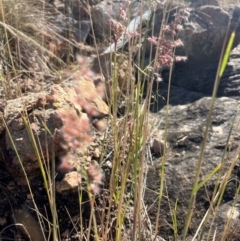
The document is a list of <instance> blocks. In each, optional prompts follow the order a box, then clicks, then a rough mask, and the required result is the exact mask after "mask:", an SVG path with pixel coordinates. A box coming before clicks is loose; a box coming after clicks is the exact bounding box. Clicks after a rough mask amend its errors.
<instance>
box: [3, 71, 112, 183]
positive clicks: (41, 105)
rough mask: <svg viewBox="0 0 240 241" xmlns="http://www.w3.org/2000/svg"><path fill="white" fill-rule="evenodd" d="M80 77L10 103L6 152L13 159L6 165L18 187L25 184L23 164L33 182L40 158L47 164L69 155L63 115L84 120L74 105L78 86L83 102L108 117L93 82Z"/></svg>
mask: <svg viewBox="0 0 240 241" xmlns="http://www.w3.org/2000/svg"><path fill="white" fill-rule="evenodd" d="M78 76H79V75H78V74H77V73H75V78H73V79H72V81H65V82H63V83H62V84H61V85H53V86H52V87H51V88H50V89H49V90H48V91H45V92H40V93H37V94H29V95H28V96H26V97H22V98H17V99H14V100H9V101H7V105H6V107H5V110H4V118H5V120H6V123H7V128H8V131H7V132H6V148H7V151H8V154H9V159H8V161H7V162H6V165H7V167H8V169H9V170H10V172H11V174H12V175H13V177H15V178H16V180H17V181H18V183H24V182H25V176H24V174H23V172H22V168H21V165H20V161H21V163H22V165H23V166H24V168H25V171H26V173H27V176H28V178H29V179H31V178H32V177H34V176H35V175H36V172H37V170H39V163H38V161H37V160H38V158H37V156H38V155H40V159H41V160H42V161H46V160H47V156H48V155H49V156H51V155H53V154H54V156H56V157H58V156H61V155H62V154H64V153H66V150H65V149H63V148H62V143H63V139H62V135H60V133H59V130H60V128H61V127H62V125H63V123H64V120H63V119H62V117H61V116H60V115H59V113H62V112H67V113H69V115H70V114H74V115H75V116H76V118H77V116H81V113H82V111H83V110H81V109H76V107H75V105H74V101H73V100H74V99H73V98H74V96H75V95H76V94H75V87H76V86H78V85H79V87H78V88H79V89H80V90H81V98H82V99H83V100H85V99H86V100H87V101H88V103H89V105H92V106H93V107H94V108H95V109H96V110H97V111H98V113H100V114H101V116H106V115H107V114H108V106H107V105H106V103H105V102H104V101H103V100H102V99H101V97H100V96H99V95H98V93H97V90H96V88H95V85H94V84H93V82H92V80H91V79H88V78H84V77H78ZM77 77H78V79H76V78H77ZM80 90H79V91H80ZM73 128H74V126H73ZM8 132H9V133H10V135H9V134H8ZM34 145H35V146H34ZM35 148H37V150H38V153H37V152H36V149H35ZM16 150H17V153H16ZM53 150H54V153H52V152H53Z"/></svg>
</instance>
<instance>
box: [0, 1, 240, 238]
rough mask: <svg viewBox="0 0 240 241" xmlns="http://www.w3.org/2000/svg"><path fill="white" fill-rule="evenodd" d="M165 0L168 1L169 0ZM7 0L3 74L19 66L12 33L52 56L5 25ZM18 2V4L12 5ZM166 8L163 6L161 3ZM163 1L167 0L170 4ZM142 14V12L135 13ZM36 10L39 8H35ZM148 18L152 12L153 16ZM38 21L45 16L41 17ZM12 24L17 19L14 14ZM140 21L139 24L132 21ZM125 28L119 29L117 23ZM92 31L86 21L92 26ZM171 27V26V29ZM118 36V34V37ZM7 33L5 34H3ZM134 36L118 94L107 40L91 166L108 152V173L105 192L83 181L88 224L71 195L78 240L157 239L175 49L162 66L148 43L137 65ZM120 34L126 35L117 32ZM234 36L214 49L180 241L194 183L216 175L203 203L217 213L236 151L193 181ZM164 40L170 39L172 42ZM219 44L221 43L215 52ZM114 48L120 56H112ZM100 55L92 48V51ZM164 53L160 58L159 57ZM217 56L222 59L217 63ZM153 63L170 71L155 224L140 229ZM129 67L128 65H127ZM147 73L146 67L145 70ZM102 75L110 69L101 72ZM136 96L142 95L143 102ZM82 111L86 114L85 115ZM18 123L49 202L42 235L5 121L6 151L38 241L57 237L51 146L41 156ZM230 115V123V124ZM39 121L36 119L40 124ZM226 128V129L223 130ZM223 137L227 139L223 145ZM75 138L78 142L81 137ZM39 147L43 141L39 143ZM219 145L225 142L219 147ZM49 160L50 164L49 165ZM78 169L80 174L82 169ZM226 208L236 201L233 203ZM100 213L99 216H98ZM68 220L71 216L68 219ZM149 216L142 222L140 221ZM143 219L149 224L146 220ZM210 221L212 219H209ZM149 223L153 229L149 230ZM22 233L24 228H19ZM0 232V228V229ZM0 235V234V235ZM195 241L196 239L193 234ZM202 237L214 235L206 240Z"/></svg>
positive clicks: (200, 231)
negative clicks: (103, 118) (102, 127)
mask: <svg viewBox="0 0 240 241" xmlns="http://www.w3.org/2000/svg"><path fill="white" fill-rule="evenodd" d="M170 2H171V1H170ZM7 3H8V1H4V0H1V1H0V8H1V9H0V10H1V17H2V18H1V20H0V26H1V27H2V34H3V35H4V38H5V39H7V40H9V41H7V42H6V46H7V56H8V58H7V60H8V61H9V63H10V66H11V68H12V72H13V74H12V75H11V76H10V77H11V78H12V76H14V77H17V76H18V74H19V72H21V71H22V69H21V68H17V67H16V66H20V67H22V65H16V63H17V62H18V61H20V59H19V58H18V57H19V56H17V55H16V54H15V52H13V51H15V50H13V48H12V46H11V43H12V42H11V38H14V37H15V38H17V39H19V38H20V39H21V41H22V40H23V41H27V42H30V43H31V44H32V46H34V48H37V49H40V50H41V51H43V52H45V53H49V54H50V55H54V54H53V53H51V52H49V50H47V49H46V48H45V46H44V45H41V43H40V42H39V41H37V40H36V39H35V38H34V37H33V36H28V35H27V34H26V33H25V29H24V28H18V26H15V25H14V24H12V23H11V22H10V23H9V22H8V21H7V18H6V8H5V7H6V6H7V5H6V4H7ZM9 3H11V4H13V6H15V4H16V3H12V2H10V1H9ZM19 4H20V6H21V4H25V3H22V2H20V3H19ZM168 6H169V5H168ZM170 6H171V4H170ZM142 11H143V10H142ZM43 13H44V9H43ZM168 13H169V11H167V8H166V9H165V12H164V16H163V18H164V20H165V21H166V22H167V18H168ZM153 19H154V17H153ZM43 20H45V19H44V18H43ZM20 21H23V20H21V18H20ZM129 22H130V20H128V23H129ZM33 25H36V26H37V23H35V22H34V23H33ZM140 25H141V24H140ZM147 26H149V22H148V23H147ZM124 27H125V28H124ZM126 27H127V26H123V29H124V31H125V32H124V31H123V32H122V33H121V34H123V36H124V34H125V35H126V31H127V28H126ZM92 28H93V26H92ZM113 30H114V31H115V34H116V31H118V30H119V29H113ZM173 31H174V30H173ZM121 34H120V35H121ZM138 34H139V36H144V33H142V32H141V30H139V32H138ZM10 36H11V37H10ZM139 36H138V35H135V36H133V38H131V39H130V40H129V41H128V44H127V45H128V46H127V47H128V52H127V59H128V61H129V63H132V62H134V65H131V64H129V70H128V71H129V73H128V75H126V76H128V78H127V79H126V80H125V81H126V88H125V89H124V90H120V91H119V83H118V71H119V64H118V60H119V59H118V58H121V57H122V56H123V52H124V51H123V47H122V48H119V47H118V51H116V50H117V41H118V40H117V39H113V45H114V46H115V51H112V52H111V55H110V59H111V61H112V63H113V73H112V75H109V76H108V77H109V78H111V84H110V94H109V96H108V104H109V106H110V109H111V113H110V114H109V122H108V123H109V124H108V126H107V128H106V132H105V134H104V135H105V137H104V138H103V144H102V150H103V151H102V154H101V158H100V161H99V163H100V164H104V159H105V158H106V156H108V155H109V154H110V156H111V173H110V176H109V177H107V178H106V183H105V186H106V189H104V190H103V192H102V194H98V192H96V193H94V192H93V189H92V186H91V180H90V178H89V179H88V180H87V187H86V190H85V191H86V192H87V193H88V200H87V202H89V206H90V216H89V217H88V218H87V219H86V220H88V223H87V224H85V223H84V222H85V221H86V220H85V219H84V217H83V216H82V213H81V209H82V205H83V202H84V201H86V200H83V190H82V189H79V193H78V198H79V210H80V212H79V216H80V218H79V219H80V221H79V223H78V225H79V227H77V226H78V225H75V224H74V228H76V230H77V229H78V230H80V234H81V237H79V240H87V241H89V240H97V241H98V240H101V241H109V240H115V241H121V240H132V241H136V240H146V239H147V238H146V236H144V235H145V230H146V229H149V230H150V236H151V238H150V239H151V240H157V239H159V236H158V233H159V229H160V227H159V222H160V220H161V215H160V211H161V208H162V206H161V204H162V199H163V198H164V187H165V163H166V162H167V156H166V151H167V138H168V129H169V126H168V119H169V113H168V111H169V108H170V106H169V99H170V91H171V73H172V63H173V62H174V53H175V47H177V45H176V46H174V48H173V49H172V50H171V56H167V57H168V60H169V58H170V60H171V61H170V62H171V63H170V64H169V62H161V61H163V60H162V59H159V56H162V57H164V55H165V54H166V53H162V52H160V49H161V47H162V44H163V42H161V41H157V42H156V49H157V50H156V52H157V53H156V54H155V58H154V59H153V61H152V62H151V63H150V65H149V66H147V67H145V68H144V67H143V62H144V56H145V51H146V44H147V36H146V35H145V36H144V39H145V40H144V41H143V42H142V38H141V37H139ZM125 37H126V36H125ZM157 37H158V38H159V39H163V38H164V28H163V27H162V28H161V31H160V33H159V36H157ZM233 38H234V33H233V35H232V37H231V38H230V40H227V39H226V42H225V44H226V43H229V44H228V47H227V51H226V52H224V51H223V52H222V55H221V60H220V64H219V69H218V73H217V77H216V80H215V86H214V90H213V95H212V102H211V106H210V111H209V115H208V119H207V121H206V130H205V133H204V139H203V143H202V145H201V151H200V154H199V159H198V164H197V166H196V174H195V179H194V182H193V184H192V193H191V196H190V197H189V207H186V209H187V216H186V221H185V226H184V229H183V230H182V233H181V240H186V239H187V236H188V230H189V226H190V224H191V222H192V216H193V210H194V209H193V206H194V204H195V202H196V195H197V193H198V191H199V190H200V188H202V187H203V186H204V185H205V184H206V183H207V182H208V180H209V179H210V178H211V177H212V176H213V175H215V174H218V179H217V180H216V188H215V190H214V193H213V198H212V200H211V203H210V207H211V208H212V207H214V208H216V210H217V207H218V206H219V205H220V203H221V200H222V196H223V194H224V191H225V188H226V184H227V183H228V181H229V178H230V175H231V173H232V171H233V167H234V165H235V164H236V162H237V160H238V158H239V153H240V148H239V147H238V150H237V152H236V155H235V156H234V158H233V160H232V162H231V166H230V167H229V168H228V170H227V171H226V172H223V167H224V166H225V162H224V157H225V155H226V150H225V151H224V154H223V157H222V160H221V163H220V164H219V165H218V166H217V167H215V168H214V169H213V170H209V175H207V176H206V177H205V179H204V180H203V181H201V182H200V183H199V176H200V171H201V167H202V165H203V154H204V151H205V148H206V140H207V135H208V132H209V127H210V122H211V118H212V113H213V108H214V103H215V101H216V93H217V89H218V85H219V81H220V78H221V77H222V75H223V72H224V68H225V66H226V63H227V59H228V57H229V54H230V49H231V47H232V43H233ZM154 40H155V39H151V41H154ZM172 41H175V39H173V40H172ZM94 43H95V45H96V47H97V40H96V38H94ZM136 43H137V44H139V45H141V46H142V48H141V49H139V50H138V53H137V56H138V57H137V60H136V59H135V57H134V55H135V53H134V52H133V49H134V47H135V45H136ZM153 49H154V47H153V46H152V47H151V51H153ZM224 49H225V48H224V47H223V50H224ZM117 52H118V53H120V57H119V55H118V53H117ZM100 54H101V53H99V55H100ZM151 55H152V56H154V54H153V53H151ZM165 57H166V56H165ZM222 58H223V61H222ZM161 65H168V67H169V69H170V77H169V87H168V97H167V103H166V104H167V108H166V118H165V121H166V125H165V132H164V136H163V138H164V151H163V156H162V157H161V159H159V160H158V162H161V169H160V175H159V176H160V179H161V181H160V186H159V190H155V192H157V193H158V200H157V204H156V205H157V206H158V209H157V213H156V220H155V224H154V225H153V224H151V223H150V224H148V227H146V221H145V220H146V219H147V218H148V214H147V211H148V210H147V207H146V206H145V203H144V194H145V189H146V172H147V165H148V164H147V158H148V155H149V152H148V149H149V140H150V137H151V136H150V135H151V131H152V127H151V125H152V123H150V121H149V116H148V113H149V112H150V104H151V99H152V92H153V84H154V81H155V76H156V75H155V74H156V73H158V69H159V67H162V66H161ZM133 66H134V67H133ZM149 70H151V71H149ZM109 74H110V73H109ZM2 75H4V73H1V76H2ZM132 75H135V76H137V81H134V80H133V78H132ZM8 78H9V77H8V76H4V81H9V79H8ZM146 84H147V89H146V90H145V88H144V85H146ZM143 96H145V98H144V99H143ZM123 98H124V101H125V110H124V113H119V106H120V103H121V101H122V99H123ZM88 114H89V113H88ZM22 118H23V120H24V124H25V128H26V129H27V130H28V133H29V139H30V141H31V143H32V146H33V147H34V150H35V153H36V157H37V161H38V163H39V168H40V170H41V174H42V178H43V182H44V186H45V189H46V193H47V196H48V202H49V205H50V210H51V216H52V218H51V220H48V221H49V233H50V234H52V237H51V235H50V234H49V233H48V234H46V232H45V230H44V228H43V226H42V225H41V224H42V219H43V214H41V213H40V211H39V207H38V206H37V204H36V202H35V200H34V197H33V193H32V188H31V183H30V181H29V179H28V176H27V174H26V172H25V167H24V166H23V164H22V160H21V158H20V156H19V155H18V150H17V148H16V146H15V144H14V140H13V139H12V137H11V133H10V132H9V129H8V126H7V124H6V122H5V127H6V131H7V134H8V135H9V137H10V140H11V143H12V146H13V148H14V151H15V153H16V156H17V158H18V160H19V163H20V165H21V168H22V170H23V172H24V175H25V177H26V181H27V185H28V188H29V191H30V193H31V195H32V197H33V203H34V208H35V210H36V213H37V216H38V221H39V225H40V230H41V232H42V234H43V236H44V240H54V241H57V240H59V241H60V240H61V233H62V230H60V227H59V220H58V215H57V206H56V190H55V176H56V173H55V152H54V148H53V146H52V143H49V146H50V148H49V150H48V153H49V155H50V157H49V156H47V157H44V155H43V154H42V152H43V151H42V150H41V147H39V145H38V141H39V140H37V139H36V137H35V136H34V134H33V132H32V130H31V128H30V124H29V120H28V115H27V113H24V115H23V116H22ZM234 121H235V120H233V122H234ZM43 124H44V123H43ZM45 130H46V135H50V136H51V137H52V141H53V142H54V133H51V132H50V130H49V129H48V127H47V126H45ZM231 131H232V130H231ZM231 134H232V133H231V132H230V133H229V139H230V136H231ZM229 139H228V142H229ZM81 140H82V139H81ZM46 146H47V145H46ZM226 146H227V145H226ZM108 147H110V148H111V149H112V151H111V153H107V150H108V149H109V148H108ZM49 163H51V165H52V166H51V167H50V164H49ZM83 172H84V171H83ZM84 176H85V177H86V178H88V173H87V172H86V173H85V174H84ZM238 193H239V188H238V189H237V191H236V195H237V194H238ZM97 195H99V196H100V198H101V200H102V202H103V205H102V210H101V212H99V209H98V206H97V204H96V196H97ZM171 201H172V202H173V203H174V206H173V207H172V206H171V203H169V205H170V210H171V215H172V222H173V227H172V229H173V237H171V238H172V240H175V241H177V240H180V238H179V232H180V231H181V230H179V228H178V217H177V214H176V213H177V212H176V210H177V208H178V201H177V200H171ZM233 205H236V201H235V202H234V204H233ZM211 208H209V210H208V211H207V212H206V214H205V216H204V218H203V220H202V222H201V223H200V224H199V229H198V230H196V234H195V236H194V237H193V240H196V239H197V238H199V237H200V238H201V237H202V236H203V234H204V228H205V226H206V224H207V222H208V220H209V217H210V214H211V213H212V211H211ZM99 216H100V217H99ZM70 219H71V217H70ZM128 219H130V220H131V222H130V223H131V224H130V227H126V224H125V223H126V220H128ZM148 220H150V219H148ZM149 222H150V221H149ZM212 222H213V221H212ZM229 223H230V219H229V222H227V224H226V228H225V230H224V235H223V237H222V240H224V238H225V236H226V233H227V232H228V227H229ZM152 226H154V227H153V228H152ZM25 229H26V230H27V229H28V227H25ZM0 234H1V233H0ZM0 240H1V237H0ZM31 240H35V238H34V237H31ZM199 240H200V239H199ZM209 240H214V238H213V239H210V238H209Z"/></svg>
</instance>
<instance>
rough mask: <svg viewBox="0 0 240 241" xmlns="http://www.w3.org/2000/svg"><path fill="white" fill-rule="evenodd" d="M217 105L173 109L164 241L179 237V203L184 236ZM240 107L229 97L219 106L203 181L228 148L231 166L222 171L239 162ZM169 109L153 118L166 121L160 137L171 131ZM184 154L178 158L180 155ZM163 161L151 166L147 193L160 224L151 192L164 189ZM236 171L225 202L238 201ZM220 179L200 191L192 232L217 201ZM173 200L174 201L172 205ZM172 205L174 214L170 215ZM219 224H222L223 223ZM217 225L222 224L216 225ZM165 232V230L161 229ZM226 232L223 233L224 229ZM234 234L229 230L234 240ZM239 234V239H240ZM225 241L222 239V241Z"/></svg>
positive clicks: (202, 102) (163, 209)
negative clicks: (211, 200) (174, 220)
mask: <svg viewBox="0 0 240 241" xmlns="http://www.w3.org/2000/svg"><path fill="white" fill-rule="evenodd" d="M210 103H211V98H210V97H203V98H201V99H200V100H198V101H195V102H193V103H189V104H185V105H176V106H169V117H168V121H169V122H168V127H169V128H168V138H167V141H168V144H169V148H168V149H167V153H166V166H165V175H164V178H165V184H164V187H166V190H167V192H164V193H163V196H164V195H166V196H167V198H166V199H165V198H163V199H162V204H161V205H162V206H161V212H160V216H161V220H160V225H159V227H160V228H159V235H160V236H162V237H163V238H167V237H169V236H170V237H171V236H172V235H173V231H172V228H171V227H169V225H168V224H169V223H171V222H172V217H171V215H170V214H171V210H173V209H174V205H175V203H176V201H177V211H176V217H177V223H178V231H179V233H181V232H182V230H183V227H184V225H185V224H184V222H185V218H186V212H187V208H188V204H189V198H190V194H191V190H192V184H193V180H194V177H195V173H196V167H197V162H198V160H199V153H200V148H201V145H202V141H203V137H204V131H205V126H206V120H207V116H208V113H209V107H210ZM238 104H239V102H238V101H237V100H235V99H232V98H228V97H221V98H218V99H217V100H216V102H215V107H214V110H213V115H212V119H211V125H210V129H209V132H208V135H207V144H206V148H205V151H204V155H203V163H202V167H201V176H200V180H199V182H201V181H202V180H203V179H204V178H205V177H206V176H207V175H208V174H210V173H211V171H212V170H213V169H214V168H216V167H217V166H218V165H219V163H221V160H222V156H223V151H224V148H225V147H226V150H227V154H225V158H224V160H225V162H226V164H225V165H224V166H223V167H222V169H223V172H224V171H226V170H227V169H228V168H229V165H231V163H232V162H233V157H234V156H235V155H236V152H238V145H239V144H240V135H239V127H238V120H239V118H240V113H239V112H237V106H238ZM165 111H166V110H165V108H164V109H162V110H161V111H159V112H158V113H157V114H151V115H153V116H154V118H157V119H162V121H161V124H160V125H159V127H158V132H159V133H161V132H163V131H164V129H165V118H164V117H165ZM234 115H237V116H236V121H235V123H234V125H233V132H232V134H231V138H230V140H231V141H230V142H231V143H232V144H231V145H230V146H231V147H232V148H229V144H228V143H227V138H228V135H229V131H230V129H231V125H232V120H233V118H234ZM175 153H178V155H175ZM161 168H162V167H161V162H160V161H159V162H158V163H156V164H154V165H153V167H149V171H148V176H147V184H146V186H147V188H146V191H145V192H146V194H145V204H146V205H147V206H149V207H151V208H150V210H149V212H148V215H149V217H150V219H151V220H152V221H153V222H154V221H156V220H155V218H156V212H157V205H153V206H152V204H153V203H154V202H155V201H156V200H157V198H158V194H154V192H152V191H151V190H154V191H156V190H159V187H160V178H161V177H159V173H161ZM235 170H236V171H234V172H233V173H232V175H231V177H229V178H230V181H229V182H228V184H227V187H226V191H225V193H224V195H223V200H222V201H223V203H224V202H225V201H226V200H227V201H230V200H233V199H234V197H235V193H236V190H237V187H238V185H236V183H235V181H234V180H236V182H238V181H237V180H239V174H238V173H239V167H238V164H237V163H236V164H235ZM216 180H217V175H214V176H213V177H212V178H211V179H210V180H209V181H208V182H207V183H206V184H205V186H204V187H202V188H200V190H199V191H198V194H197V198H196V204H195V206H194V210H193V219H192V222H191V224H190V232H191V233H194V232H195V231H196V230H197V228H198V227H199V224H200V222H201V221H202V218H203V216H204V214H205V212H206V210H207V208H209V201H208V200H209V197H210V198H211V197H212V196H211V195H212V192H213V190H214V187H215V184H216V183H215V182H216ZM169 200H171V202H169ZM169 205H170V206H171V210H169ZM223 220H224V221H222V227H223V224H224V222H226V220H227V219H226V216H225V218H224V219H223ZM218 224H219V222H218ZM216 226H218V225H217V223H216ZM161 227H164V228H161ZM221 230H222V229H221ZM230 232H231V231H229V230H228V231H227V233H228V234H229V235H230ZM237 235H239V234H237ZM239 238H240V236H237V238H236V239H234V240H238V239H239ZM218 240H220V238H218Z"/></svg>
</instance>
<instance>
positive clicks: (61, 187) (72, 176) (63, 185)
mask: <svg viewBox="0 0 240 241" xmlns="http://www.w3.org/2000/svg"><path fill="white" fill-rule="evenodd" d="M80 184H81V174H79V173H78V172H75V171H73V172H69V173H67V174H66V175H65V176H64V178H63V180H62V181H60V182H57V183H56V190H57V192H60V193H61V192H64V191H69V190H75V191H77V190H78V187H79V185H80Z"/></svg>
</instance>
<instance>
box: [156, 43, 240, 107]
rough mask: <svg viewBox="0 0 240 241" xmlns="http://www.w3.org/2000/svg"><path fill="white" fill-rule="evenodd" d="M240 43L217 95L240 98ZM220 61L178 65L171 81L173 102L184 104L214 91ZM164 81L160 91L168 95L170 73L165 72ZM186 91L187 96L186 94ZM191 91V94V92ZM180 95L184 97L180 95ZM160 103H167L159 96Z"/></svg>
mask: <svg viewBox="0 0 240 241" xmlns="http://www.w3.org/2000/svg"><path fill="white" fill-rule="evenodd" d="M239 63H240V45H238V46H237V47H235V48H234V49H233V50H232V52H231V54H230V58H229V61H228V64H227V66H226V69H225V71H224V74H223V76H222V78H221V79H220V83H219V87H218V92H217V95H218V96H219V97H221V96H228V97H232V98H235V99H236V100H239V99H240V67H239ZM217 68H218V63H212V64H208V66H205V65H202V66H199V67H196V68H188V67H186V66H185V65H184V64H180V65H176V66H175V69H174V71H173V75H172V80H171V83H172V85H173V87H172V90H171V93H172V94H171V102H170V103H172V104H174V105H175V104H182V103H183V104H184V103H189V102H191V101H194V100H197V99H199V98H201V96H204V95H205V96H206V95H207V96H210V95H212V92H213V87H214V82H215V78H216V74H217ZM163 79H164V82H165V84H164V83H161V84H160V87H159V89H160V93H161V95H162V96H164V97H166V94H167V92H166V86H167V83H168V74H166V76H165V73H163ZM184 92H185V96H184ZM190 93H191V94H190ZM180 95H181V96H182V97H180ZM159 101H160V103H166V102H165V101H163V100H162V99H161V98H159Z"/></svg>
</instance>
